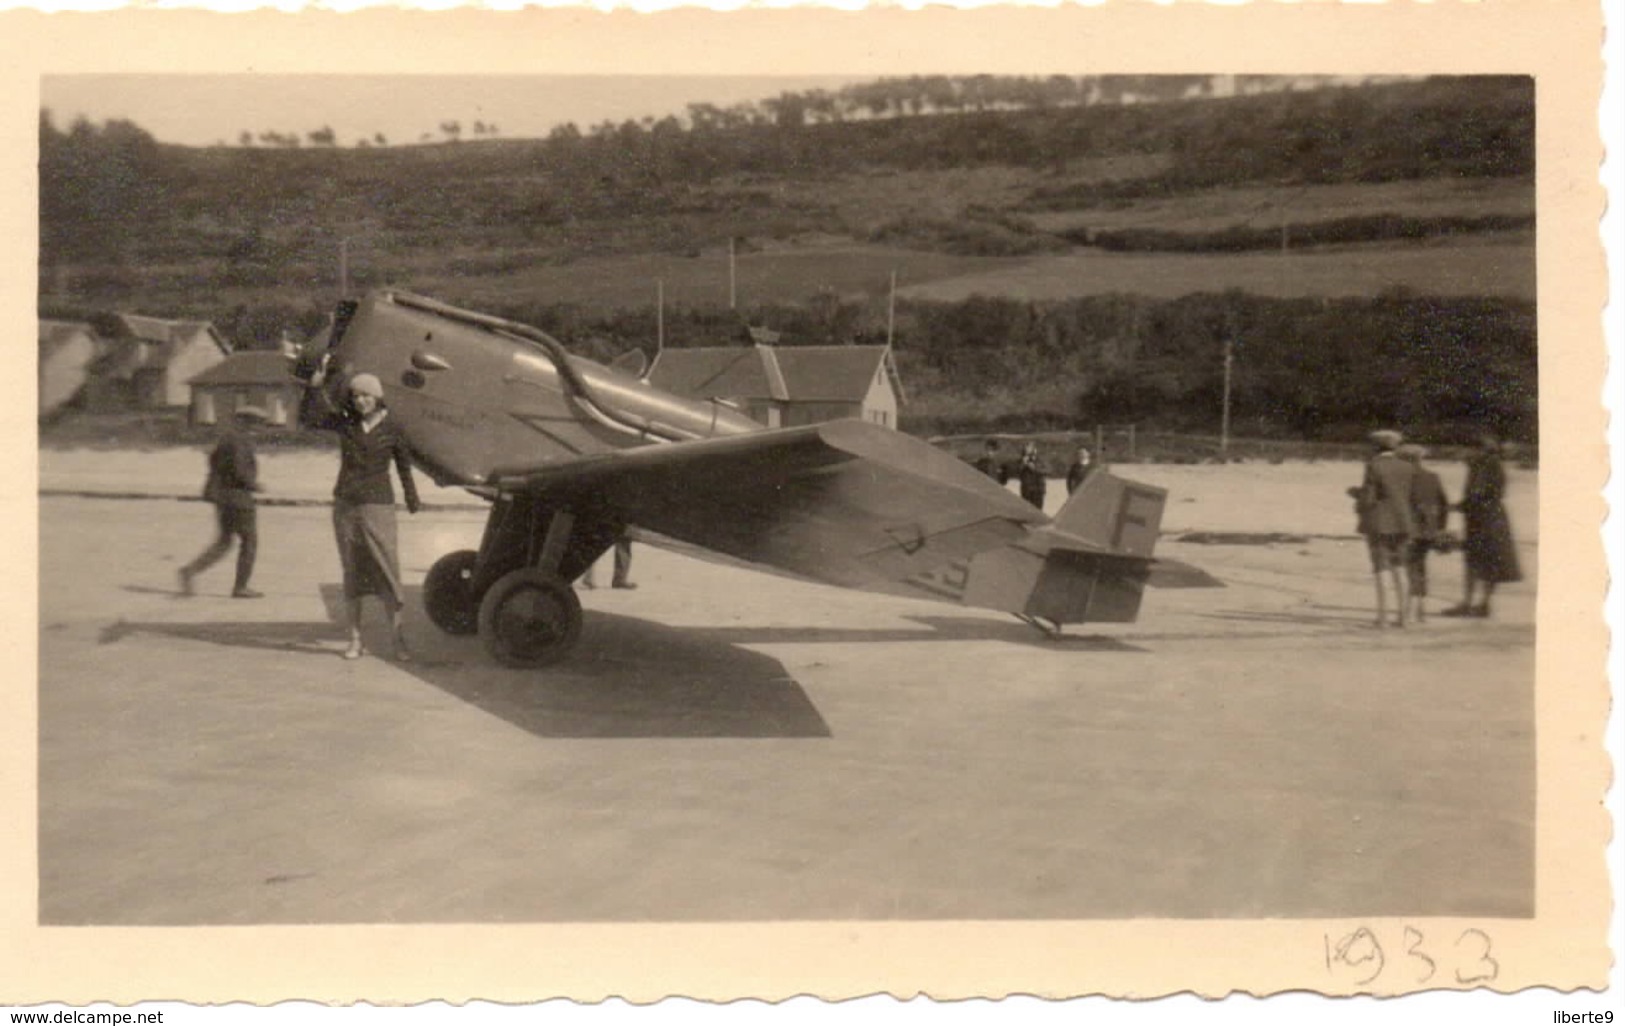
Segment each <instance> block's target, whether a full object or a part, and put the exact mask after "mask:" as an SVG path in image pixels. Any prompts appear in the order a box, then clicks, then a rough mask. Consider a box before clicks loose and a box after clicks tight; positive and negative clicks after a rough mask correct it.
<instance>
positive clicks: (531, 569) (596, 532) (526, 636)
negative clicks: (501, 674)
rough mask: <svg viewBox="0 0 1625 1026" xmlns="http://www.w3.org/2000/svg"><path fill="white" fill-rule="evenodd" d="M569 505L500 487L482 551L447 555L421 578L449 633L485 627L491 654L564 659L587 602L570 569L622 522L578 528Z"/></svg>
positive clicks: (528, 665) (506, 659)
mask: <svg viewBox="0 0 1625 1026" xmlns="http://www.w3.org/2000/svg"><path fill="white" fill-rule="evenodd" d="M576 526H577V523H576V517H575V516H574V515H573V514H572V513H571V512H570V511H568V510H562V509H552V508H550V507H548V506H547V505H545V503H544V502H543V501H542V499H541V498H540V497H539V496H526V495H513V494H504V495H498V496H497V498H496V500H495V503H494V504H493V506H492V509H491V516H490V519H489V520H488V521H487V522H486V526H485V537H484V538H483V539H482V540H481V542H480V549H479V551H478V552H474V551H472V550H466V549H465V550H462V551H458V552H452V553H448V554H447V555H445V556H442V557H441V558H440V559H439V560H438V561H437V562H436V563H435V564H434V566H433V567H432V568H430V570H429V574H428V576H427V577H426V578H424V581H423V605H424V609H425V611H426V612H427V613H428V614H429V619H430V620H431V621H433V623H434V624H435V626H437V627H439V628H440V629H441V630H443V631H445V632H446V633H448V634H473V633H475V632H476V631H477V632H479V635H480V637H481V639H482V640H483V641H484V642H485V648H486V651H488V652H489V653H490V654H491V658H493V659H495V660H496V661H497V662H499V663H501V664H502V665H504V666H513V667H519V668H524V669H534V668H536V667H541V666H548V665H551V664H553V663H556V662H558V661H559V660H560V659H563V658H564V657H565V656H566V655H567V654H568V653H569V651H570V649H571V648H572V647H574V646H575V643H576V641H577V640H578V639H579V638H580V636H581V603H580V602H579V601H578V600H577V598H576V593H575V589H573V588H571V587H570V582H569V576H573V575H574V574H576V573H580V572H581V570H583V569H585V568H586V567H588V566H590V565H591V564H592V560H594V559H596V558H597V557H598V556H599V555H601V554H602V552H603V550H604V548H606V547H607V545H608V543H609V542H610V541H611V540H613V538H614V533H615V531H616V530H617V529H618V528H617V527H616V526H615V525H613V524H600V523H597V522H596V521H594V520H588V521H586V522H584V523H583V524H582V525H581V526H582V530H576Z"/></svg>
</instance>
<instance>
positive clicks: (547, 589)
mask: <svg viewBox="0 0 1625 1026" xmlns="http://www.w3.org/2000/svg"><path fill="white" fill-rule="evenodd" d="M480 637H481V638H483V639H484V640H485V650H486V651H487V652H490V653H491V658H493V659H495V660H496V661H497V662H499V663H501V664H502V665H504V666H513V667H518V668H520V669H535V668H537V667H541V666H549V665H551V664H553V663H556V662H558V661H559V660H560V659H563V658H564V657H565V656H566V655H568V654H569V652H570V649H572V648H574V647H575V643H576V641H577V639H579V638H580V637H581V602H580V601H579V600H578V599H577V598H576V593H575V589H574V588H572V587H570V585H569V584H568V583H566V582H565V581H561V580H560V579H559V578H557V577H555V576H553V575H552V574H548V573H543V572H542V571H540V570H535V569H530V568H526V569H522V570H514V571H512V572H510V573H507V574H504V575H503V576H502V577H499V578H498V579H497V582H496V583H495V584H493V585H491V589H490V590H489V591H487V592H486V593H485V598H484V599H482V600H481V601H480Z"/></svg>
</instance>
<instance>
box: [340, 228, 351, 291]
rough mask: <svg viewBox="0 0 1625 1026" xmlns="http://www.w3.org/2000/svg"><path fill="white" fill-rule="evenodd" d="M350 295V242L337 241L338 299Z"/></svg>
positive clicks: (345, 240)
mask: <svg viewBox="0 0 1625 1026" xmlns="http://www.w3.org/2000/svg"><path fill="white" fill-rule="evenodd" d="M349 295H350V240H349V239H340V240H339V298H340V299H345V298H347V297H348V296H349Z"/></svg>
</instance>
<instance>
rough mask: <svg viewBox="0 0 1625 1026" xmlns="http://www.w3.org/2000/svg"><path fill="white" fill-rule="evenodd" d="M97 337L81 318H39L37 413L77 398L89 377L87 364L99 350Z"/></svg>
mask: <svg viewBox="0 0 1625 1026" xmlns="http://www.w3.org/2000/svg"><path fill="white" fill-rule="evenodd" d="M101 345H102V342H101V338H100V337H99V336H98V335H97V334H96V329H95V328H93V327H92V326H91V325H89V324H88V323H86V322H84V321H49V320H44V319H41V321H40V322H39V365H38V367H37V368H36V369H37V371H38V373H39V415H40V416H41V417H48V416H50V415H51V414H53V413H55V412H57V411H58V410H60V409H62V408H63V407H64V406H67V405H69V404H70V403H72V402H74V401H75V400H76V399H79V398H80V397H81V396H82V395H83V393H84V389H85V383H86V382H87V381H88V380H89V379H90V365H91V364H92V363H94V362H95V360H96V357H97V356H99V355H100V354H101Z"/></svg>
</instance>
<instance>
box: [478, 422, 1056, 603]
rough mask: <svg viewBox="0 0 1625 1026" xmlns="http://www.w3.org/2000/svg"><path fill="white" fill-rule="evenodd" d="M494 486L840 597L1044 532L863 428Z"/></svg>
mask: <svg viewBox="0 0 1625 1026" xmlns="http://www.w3.org/2000/svg"><path fill="white" fill-rule="evenodd" d="M490 480H491V483H492V484H494V485H496V486H498V487H500V488H502V489H504V490H507V491H514V492H522V493H535V492H541V493H543V494H545V496H546V497H547V499H548V501H549V502H550V503H557V504H558V505H560V506H563V507H566V508H574V509H576V510H577V511H578V513H579V514H581V515H593V516H600V517H610V518H613V519H617V520H620V521H623V522H625V523H627V524H629V525H631V526H634V527H640V528H644V529H646V530H649V531H654V532H657V533H659V534H662V535H666V536H668V537H670V538H673V539H676V540H678V541H681V542H686V543H689V544H691V545H695V546H698V547H700V548H704V549H708V550H711V551H713V552H717V553H719V554H722V555H725V556H730V557H733V558H735V559H741V560H745V561H747V562H750V563H757V564H763V565H765V566H769V567H774V568H777V569H780V570H785V571H789V572H790V573H793V574H796V575H797V576H800V577H805V578H809V579H811V580H815V581H821V582H824V583H827V584H835V585H841V586H843V587H864V586H866V585H870V584H874V583H876V582H879V581H889V580H901V579H903V578H907V577H909V576H912V575H914V574H917V573H920V572H923V571H925V570H929V569H931V568H933V567H936V566H940V565H942V564H945V563H947V562H949V561H951V560H954V559H964V558H968V557H970V556H972V555H975V554H976V553H978V552H982V551H985V550H987V549H990V548H994V547H996V546H999V545H1003V544H1005V543H1008V542H1010V541H1013V540H1015V539H1017V538H1019V537H1020V536H1021V535H1022V534H1023V531H1024V525H1027V524H1044V523H1048V518H1047V517H1045V516H1044V514H1043V513H1041V512H1039V511H1038V510H1036V509H1034V508H1033V507H1032V506H1030V505H1028V504H1027V503H1025V502H1023V501H1021V500H1020V499H1019V498H1017V497H1016V496H1015V495H1013V494H1011V493H1010V492H1008V491H1006V490H1005V489H1003V488H1000V487H999V486H998V485H996V484H994V483H993V482H992V481H990V480H988V479H987V478H986V477H985V476H983V475H982V474H980V473H978V472H977V471H976V470H975V469H974V468H972V467H970V466H968V465H966V464H965V463H963V462H961V461H960V460H958V459H956V458H955V457H953V456H951V455H949V454H947V453H944V452H942V451H941V450H939V449H936V448H934V447H933V446H930V445H928V444H926V443H924V442H921V441H919V440H918V439H915V438H912V437H910V436H908V435H904V434H901V433H899V432H896V431H892V430H890V429H888V428H883V427H879V426H878V425H874V424H868V423H865V422H863V421H857V420H844V421H831V422H828V423H823V424H815V425H809V426H807V427H797V428H785V429H778V430H767V431H759V432H752V433H749V434H742V435H734V436H729V437H724V438H714V439H705V440H702V441H693V442H677V443H672V444H668V445H649V446H642V447H639V448H635V449H623V450H619V451H617V452H612V453H605V454H602V455H597V456H589V457H585V458H582V459H579V460H572V461H568V462H564V463H551V464H543V465H537V466H532V467H510V468H504V469H500V470H498V471H496V472H495V473H493V474H492V475H491V479H490Z"/></svg>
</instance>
